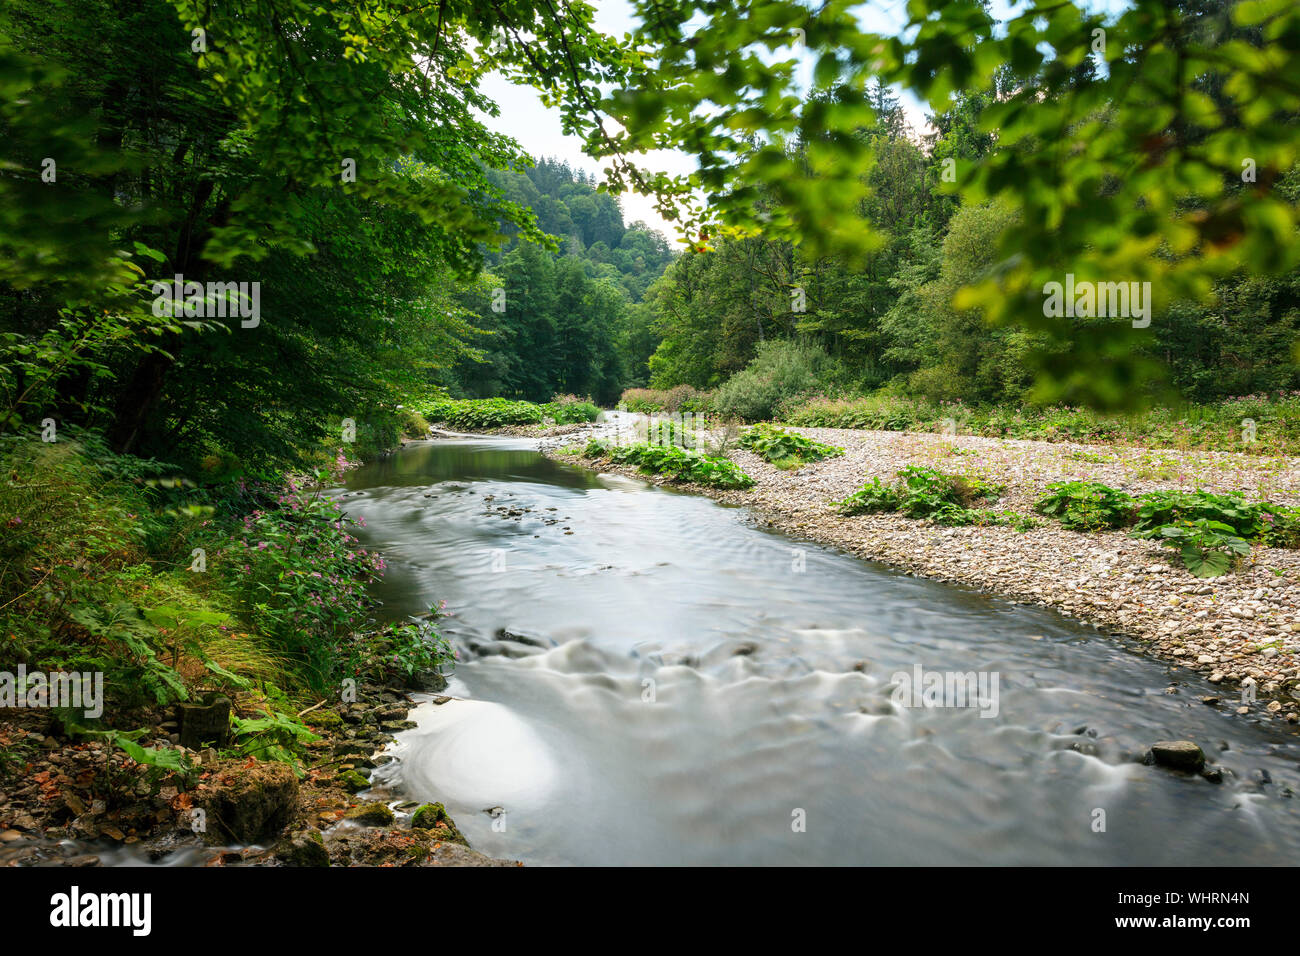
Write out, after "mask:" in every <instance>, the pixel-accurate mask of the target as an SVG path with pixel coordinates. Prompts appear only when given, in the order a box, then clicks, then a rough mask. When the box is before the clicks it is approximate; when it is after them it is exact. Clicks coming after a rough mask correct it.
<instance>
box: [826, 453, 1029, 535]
mask: <svg viewBox="0 0 1300 956" xmlns="http://www.w3.org/2000/svg"><path fill="white" fill-rule="evenodd" d="M1004 490H1005V489H1004V488H1003V487H1002V486H1001V485H997V484H993V483H992V482H989V481H986V480H984V479H983V478H980V477H978V476H975V475H948V474H944V473H943V472H940V471H936V470H935V469H933V468H926V467H923V466H911V467H908V468H903V469H901V470H900V471H899V472H898V480H897V481H895V482H894V483H893V484H886V483H885V482H882V481H881V480H880V479H879V478H872V479H871V481H869V482H867V483H866V484H864V485H863V486H862V487H861V488H859V489H858V490H857V491H855V492H853V494H851V495H849V496H848V497H847V498H845V499H843V500H842V501H840V502H838V503H837V506H838V508H839V510H840V511H841V513H843V514H847V515H856V514H879V513H892V512H897V513H899V514H902V515H905V516H907V517H909V518H925V519H928V520H930V521H933V522H935V523H936V524H943V525H971V524H1009V523H1016V524H1017V526H1018V527H1020V528H1021V530H1024V529H1025V528H1028V527H1032V525H1031V524H1027V523H1026V522H1025V521H1024V520H1023V516H1017V519H1016V520H1015V521H1013V519H1012V518H1011V517H1008V516H1009V515H1011V514H1012V513H1011V512H1003V513H1001V514H999V513H995V512H993V511H990V510H988V509H984V508H974V507H971V506H972V505H976V504H989V503H992V502H994V501H996V500H997V499H998V498H999V497H1000V496H1001V495H1002V492H1003V491H1004Z"/></svg>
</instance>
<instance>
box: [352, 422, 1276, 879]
mask: <svg viewBox="0 0 1300 956" xmlns="http://www.w3.org/2000/svg"><path fill="white" fill-rule="evenodd" d="M535 448H536V443H535V442H534V441H529V440H524V439H508V438H483V439H458V440H438V441H429V442H418V443H413V444H411V445H408V446H407V447H406V448H404V449H403V450H401V451H399V452H395V453H394V454H393V455H391V456H389V457H387V458H385V459H383V460H380V461H377V462H374V463H372V464H369V465H366V466H364V467H362V468H359V469H357V470H356V471H354V472H352V473H351V474H350V475H349V478H348V481H347V487H346V489H340V491H339V493H341V494H343V495H345V502H346V507H347V510H348V511H349V512H350V513H351V514H353V515H354V516H360V517H362V518H364V520H365V525H366V526H365V528H364V529H363V530H362V531H361V532H360V535H361V537H362V539H363V541H364V542H365V544H366V546H368V547H375V548H379V549H381V550H382V551H383V552H384V554H385V556H386V558H387V561H388V573H387V576H386V578H385V580H384V581H383V583H382V584H381V585H379V586H378V587H377V589H376V596H377V597H378V598H379V599H381V600H382V601H383V602H384V612H383V613H384V614H385V615H386V616H387V617H389V618H394V619H400V618H403V617H405V616H406V615H413V614H418V613H420V612H423V611H425V610H426V609H427V608H428V607H429V606H430V604H434V603H437V602H439V601H446V604H447V611H449V612H451V614H452V616H450V617H448V618H446V619H445V620H443V621H442V622H441V627H442V630H443V632H444V633H445V634H446V635H447V636H448V637H449V638H451V639H452V640H453V642H454V644H455V646H456V647H457V649H458V652H459V655H460V662H459V663H458V665H457V666H456V668H455V672H454V674H452V675H450V685H449V687H448V689H447V692H446V693H447V694H448V695H451V696H453V697H455V698H459V699H453V700H450V701H447V702H445V703H442V704H435V703H433V702H431V701H430V702H425V703H422V704H421V705H420V706H419V707H418V708H417V709H416V710H415V711H414V712H413V713H412V719H413V720H416V721H417V722H418V727H417V728H416V729H415V730H411V731H409V732H406V733H404V734H402V735H400V737H399V738H398V741H397V744H396V751H395V752H396V753H398V755H399V756H400V758H401V759H400V761H399V762H397V763H394V764H390V765H388V766H387V767H386V768H383V770H382V772H383V773H386V774H388V775H389V782H391V783H393V784H395V785H397V786H399V787H400V789H401V790H402V791H404V793H405V794H406V795H408V796H409V797H410V798H411V799H415V800H421V801H424V800H441V801H443V802H445V803H446V805H447V808H448V810H449V811H450V812H451V814H452V816H453V817H454V818H455V819H456V822H457V824H458V825H459V827H460V828H461V830H462V831H463V832H464V833H465V835H466V836H467V838H468V839H469V840H470V842H471V844H472V845H473V846H474V847H475V848H476V849H478V850H480V851H482V852H484V853H487V854H489V855H491V856H498V857H507V858H511V859H518V860H522V861H523V862H525V863H528V864H543V865H545V864H606V865H610V864H612V865H621V864H793V865H801V864H832V865H834V864H881V865H908V864H958V865H960V864H991V865H1004V864H1046V865H1058V864H1059V865H1076V866H1089V865H1108V864H1117V865H1118V864H1124V865H1157V864H1174V865H1180V864H1194V865H1224V864H1247V865H1249V864H1256V865H1276V864H1288V863H1294V862H1295V861H1296V860H1297V859H1300V815H1297V813H1296V801H1295V800H1293V799H1291V790H1292V789H1296V788H1297V786H1298V783H1300V781H1298V778H1300V774H1298V773H1297V760H1300V748H1298V747H1297V744H1296V737H1295V736H1294V734H1293V733H1292V732H1289V731H1288V730H1287V729H1286V728H1284V727H1280V726H1277V725H1276V724H1273V723H1271V722H1264V723H1256V722H1255V721H1253V720H1250V719H1245V718H1242V717H1239V716H1237V715H1235V714H1233V713H1231V708H1230V707H1227V706H1221V707H1217V708H1216V707H1210V706H1207V705H1205V704H1204V703H1202V702H1201V701H1200V698H1201V697H1202V696H1206V695H1218V694H1220V693H1222V692H1221V691H1219V690H1218V689H1216V688H1215V687H1214V686H1213V685H1211V684H1208V683H1207V682H1205V681H1204V679H1203V678H1201V677H1199V676H1198V675H1196V674H1194V673H1192V672H1189V671H1174V670H1172V669H1171V668H1170V667H1168V666H1165V665H1163V664H1160V663H1158V662H1156V661H1153V660H1151V659H1149V658H1146V657H1143V656H1141V655H1140V654H1138V653H1136V652H1135V651H1134V650H1132V649H1130V648H1128V647H1125V646H1124V645H1123V644H1122V643H1121V642H1119V641H1117V640H1116V639H1114V638H1112V637H1107V636H1104V635H1102V634H1100V633H1098V632H1097V631H1096V630H1094V629H1093V628H1090V627H1088V626H1085V625H1082V624H1079V623H1078V622H1073V621H1069V620H1067V619H1065V618H1063V617H1061V616H1060V615H1058V614H1056V613H1055V612H1051V611H1048V610H1045V609H1040V608H1034V607H1028V606H1023V605H1017V604H1014V603H1012V602H1010V601H1006V600H1003V599H1000V598H997V597H993V596H990V595H986V594H982V593H978V592H975V591H972V590H969V589H963V588H958V587H954V586H951V585H946V584H941V583H938V582H933V581H927V580H923V579H919V578H914V577H909V576H907V575H904V574H900V573H897V572H894V571H891V570H890V569H888V568H886V567H883V566H879V565H874V564H871V563H868V562H864V561H862V560H859V559H857V558H855V557H852V556H850V555H846V554H843V553H840V552H837V551H834V550H831V549H826V548H822V547H819V546H816V545H813V544H809V543H806V542H799V541H795V540H792V539H789V538H786V537H784V536H781V535H777V534H774V533H771V532H769V531H766V530H763V529H761V528H759V527H758V526H757V523H756V522H755V520H754V518H753V516H752V515H751V514H750V513H749V512H748V511H747V510H746V509H742V508H728V507H723V506H721V505H719V504H717V503H716V502H714V501H712V500H710V499H708V498H704V497H701V496H694V495H689V494H683V493H678V492H674V491H670V490H665V489H661V488H656V487H654V486H652V485H649V484H646V483H642V482H639V481H636V480H634V479H629V478H626V477H622V476H618V475H600V474H596V473H594V472H592V471H588V470H584V469H579V468H574V467H571V466H568V465H564V464H560V463H556V462H553V461H551V460H549V459H547V458H545V457H544V456H542V455H541V454H540V453H539V452H537V451H536V450H535ZM918 668H920V669H922V670H923V671H924V673H925V674H930V673H946V672H961V673H966V672H975V673H976V674H978V675H980V677H981V678H982V679H984V680H986V681H987V683H985V684H984V685H983V686H984V689H985V691H986V694H985V696H984V698H982V699H980V700H977V701H974V702H973V703H974V704H975V706H948V707H923V706H912V707H904V706H899V705H898V704H897V703H895V702H893V701H892V700H891V691H892V689H893V687H894V684H892V683H891V680H892V677H893V675H895V674H896V673H898V672H902V673H907V674H909V675H910V674H915V673H916V671H917V669H918ZM994 679H996V682H997V683H996V686H994V685H993V683H992V681H993V680H994ZM1171 685H1175V686H1174V689H1175V691H1176V692H1174V693H1169V692H1167V691H1168V690H1169V689H1170V688H1171ZM965 703H967V704H971V703H972V702H971V701H966V702H965ZM1229 703H1231V702H1229ZM1184 738H1185V739H1190V740H1194V741H1196V742H1197V743H1199V744H1200V745H1201V746H1202V747H1203V748H1204V749H1205V751H1206V754H1207V757H1208V758H1209V760H1210V761H1211V762H1212V763H1214V764H1217V765H1218V766H1221V767H1222V768H1224V770H1225V779H1224V782H1223V783H1221V784H1214V783H1211V782H1209V781H1207V780H1205V779H1202V778H1200V777H1197V776H1191V775H1182V774H1178V773H1175V772H1171V771H1168V770H1164V769H1160V768H1156V767H1150V766H1144V765H1142V764H1140V763H1138V762H1136V760H1137V759H1138V758H1140V755H1141V754H1142V753H1143V752H1144V751H1145V750H1146V748H1147V747H1148V745H1149V744H1150V743H1152V742H1153V741H1156V740H1162V739H1184Z"/></svg>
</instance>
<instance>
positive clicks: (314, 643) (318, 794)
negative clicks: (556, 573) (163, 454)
mask: <svg viewBox="0 0 1300 956" xmlns="http://www.w3.org/2000/svg"><path fill="white" fill-rule="evenodd" d="M426 427H427V426H426ZM3 464H4V466H5V467H4V468H3V473H4V474H5V475H7V476H8V477H7V480H6V481H5V482H4V483H3V485H0V527H3V528H4V529H5V534H4V536H3V538H0V558H3V560H0V634H4V635H5V637H6V640H5V641H4V642H3V645H2V646H0V703H2V704H3V705H4V706H3V707H0V865H24V864H41V863H45V864H64V865H73V866H94V865H98V864H101V863H103V864H112V863H139V862H150V861H153V862H159V861H164V862H167V863H175V862H182V863H189V864H191V865H227V864H234V863H239V864H256V865H275V864H293V865H331V864H332V865H441V864H473V865H480V864H485V863H490V862H492V861H489V860H487V859H486V858H485V857H481V856H480V855H479V854H476V853H474V852H473V851H471V850H469V849H468V847H467V846H465V843H464V840H463V838H462V837H461V836H460V834H459V831H458V830H457V829H456V826H455V824H454V822H453V821H452V820H451V819H450V818H449V817H448V816H447V814H446V813H445V811H443V810H442V808H441V807H440V806H438V805H437V804H431V805H429V806H428V807H416V806H413V805H409V804H404V803H402V802H401V801H400V795H397V794H392V793H388V792H387V791H384V790H382V789H379V788H375V787H373V786H372V781H371V779H370V777H369V775H370V772H371V771H372V770H373V769H374V768H376V767H377V766H379V765H381V764H382V763H383V762H385V761H386V760H391V759H392V758H391V756H389V755H387V754H386V753H385V750H386V748H387V746H388V744H389V743H391V741H392V738H393V734H395V733H397V732H400V731H401V730H403V729H406V728H407V727H409V726H413V725H411V724H410V723H409V722H408V721H407V720H406V718H407V715H408V712H409V709H410V708H411V707H412V706H414V699H413V698H412V696H411V689H412V688H417V687H418V688H423V689H425V690H427V691H432V692H436V691H437V690H438V689H439V688H441V687H442V686H444V681H443V679H442V678H441V677H440V676H439V672H440V670H441V669H442V667H443V665H445V664H448V663H450V661H451V660H452V659H453V654H452V651H451V649H450V647H449V645H447V643H446V642H445V641H444V640H442V638H441V637H440V636H439V634H438V632H437V629H436V626H435V624H436V620H437V617H438V613H439V612H438V609H437V608H431V609H430V610H429V612H428V613H427V614H425V615H424V616H423V618H422V619H421V620H419V621H414V622H412V623H405V624H388V625H384V626H379V625H376V624H375V622H374V610H373V608H374V601H373V599H372V598H371V597H370V595H369V592H368V586H369V585H370V584H372V583H373V582H375V581H377V580H378V579H379V577H380V576H381V575H382V574H383V571H384V566H385V565H384V561H383V558H382V556H380V555H378V554H376V553H374V552H367V551H366V549H364V548H362V547H361V546H360V545H359V543H358V541H357V539H356V537H355V536H354V535H353V534H352V533H351V532H352V531H353V530H355V529H356V524H355V523H354V522H353V520H352V519H351V518H350V517H349V516H348V515H347V514H346V513H345V512H344V511H343V510H342V509H341V508H340V507H339V506H338V504H337V503H336V502H334V501H333V500H332V499H330V498H329V497H328V496H327V495H325V494H324V487H323V484H322V482H323V481H325V480H333V481H337V480H339V476H340V475H341V474H342V471H343V470H344V469H346V468H347V467H349V465H350V463H349V462H348V461H347V460H346V459H345V458H344V457H343V455H342V454H341V453H340V454H339V456H338V458H337V460H336V461H335V462H334V465H335V466H336V467H335V468H334V469H333V472H332V474H331V473H327V472H325V471H322V472H320V473H318V474H316V475H314V476H313V477H312V478H311V479H305V478H302V477H286V478H284V479H283V483H282V484H281V483H277V482H270V481H268V482H265V483H261V484H256V485H255V484H253V483H251V482H250V483H245V482H244V481H228V482H224V483H219V482H213V483H211V484H209V485H206V486H203V487H199V486H197V485H196V484H195V483H194V482H193V481H190V480H188V479H184V478H181V477H177V476H176V475H175V471H174V469H173V468H172V467H171V466H167V465H164V464H162V463H159V462H152V461H147V460H144V459H137V458H133V457H131V456H127V455H116V454H113V453H111V452H110V451H109V450H108V449H107V448H106V447H105V446H104V445H103V444H102V442H101V441H100V440H99V439H98V437H97V436H95V435H93V434H86V435H84V436H81V437H79V438H78V439H76V440H71V441H60V442H58V443H48V444H47V443H41V442H36V441H30V442H11V443H9V444H8V445H7V446H6V448H5V449H4V460H3ZM56 681H57V683H56Z"/></svg>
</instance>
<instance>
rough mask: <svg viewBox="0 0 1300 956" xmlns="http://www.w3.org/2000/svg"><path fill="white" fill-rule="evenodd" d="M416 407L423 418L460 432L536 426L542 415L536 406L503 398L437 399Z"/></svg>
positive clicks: (539, 422)
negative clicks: (514, 426)
mask: <svg viewBox="0 0 1300 956" xmlns="http://www.w3.org/2000/svg"><path fill="white" fill-rule="evenodd" d="M419 410H420V412H421V413H422V414H423V415H424V416H425V417H426V418H428V419H430V420H432V421H436V422H444V423H445V424H447V425H450V426H451V427H452V428H455V429H458V430H460V431H473V430H475V429H483V428H504V427H506V426H508V425H540V424H541V423H542V421H543V420H544V418H545V417H546V416H545V413H544V411H543V410H542V406H540V405H534V404H533V403H532V402H517V401H511V400H510V399H507V398H466V399H457V398H438V399H433V400H431V401H428V402H426V403H424V404H422V405H421V406H420V409H419Z"/></svg>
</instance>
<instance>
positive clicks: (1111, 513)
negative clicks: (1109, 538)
mask: <svg viewBox="0 0 1300 956" xmlns="http://www.w3.org/2000/svg"><path fill="white" fill-rule="evenodd" d="M1134 509H1135V502H1134V500H1133V498H1132V497H1131V496H1129V495H1127V494H1125V493H1124V492H1122V491H1117V490H1115V489H1114V488H1110V487H1108V486H1106V485H1104V484H1102V483H1101V482H1099V481H1056V482H1052V483H1051V484H1050V485H1048V486H1047V494H1045V495H1043V497H1041V498H1039V499H1038V501H1037V502H1036V503H1035V504H1034V510H1035V511H1037V512H1038V513H1039V514H1042V515H1048V516H1049V517H1053V518H1056V519H1058V520H1059V521H1060V522H1061V524H1062V525H1064V526H1065V527H1066V528H1069V529H1070V530H1071V531H1100V530H1102V529H1104V528H1122V527H1124V526H1125V525H1128V524H1130V523H1132V521H1133V515H1134Z"/></svg>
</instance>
